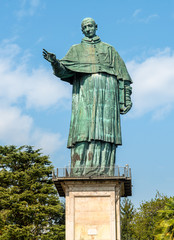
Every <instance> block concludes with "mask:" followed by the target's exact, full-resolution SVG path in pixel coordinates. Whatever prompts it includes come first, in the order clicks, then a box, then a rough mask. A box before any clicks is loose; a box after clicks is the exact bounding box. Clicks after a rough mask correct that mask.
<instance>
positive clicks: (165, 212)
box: [156, 197, 174, 240]
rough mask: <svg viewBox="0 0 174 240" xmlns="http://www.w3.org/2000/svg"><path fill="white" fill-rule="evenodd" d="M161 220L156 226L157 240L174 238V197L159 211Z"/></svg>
mask: <svg viewBox="0 0 174 240" xmlns="http://www.w3.org/2000/svg"><path fill="white" fill-rule="evenodd" d="M158 215H159V218H160V220H159V222H158V223H157V225H156V227H157V229H156V232H157V235H156V239H157V240H165V239H166V240H167V239H169V240H173V239H174V197H173V198H170V199H169V200H168V201H167V202H166V204H165V207H164V209H162V210H159V211H158Z"/></svg>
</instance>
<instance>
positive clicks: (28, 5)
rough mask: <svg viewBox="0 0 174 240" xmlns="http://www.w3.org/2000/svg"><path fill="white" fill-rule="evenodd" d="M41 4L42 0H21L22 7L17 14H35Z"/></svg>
mask: <svg viewBox="0 0 174 240" xmlns="http://www.w3.org/2000/svg"><path fill="white" fill-rule="evenodd" d="M40 4H41V1H40V0H20V9H19V10H18V11H17V16H18V17H19V18H22V17H24V16H33V15H34V14H35V13H36V11H37V10H38V7H39V6H40Z"/></svg>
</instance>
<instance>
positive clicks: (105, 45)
mask: <svg viewBox="0 0 174 240" xmlns="http://www.w3.org/2000/svg"><path fill="white" fill-rule="evenodd" d="M100 44H101V45H102V46H103V47H106V48H110V49H111V51H112V52H113V53H115V54H118V52H117V51H116V50H115V48H114V47H113V46H112V45H110V44H108V43H105V42H100Z"/></svg>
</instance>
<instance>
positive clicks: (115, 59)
mask: <svg viewBox="0 0 174 240" xmlns="http://www.w3.org/2000/svg"><path fill="white" fill-rule="evenodd" d="M81 28H82V32H83V34H84V35H85V37H84V38H83V39H82V41H81V43H80V44H77V45H73V46H72V47H71V48H70V50H69V51H68V53H67V54H66V56H65V57H64V58H63V59H61V60H58V59H56V56H55V55H54V54H52V53H49V52H47V51H46V50H45V49H44V50H43V56H44V58H45V59H46V60H47V61H49V62H51V65H52V67H53V71H54V74H55V75H56V76H57V77H59V78H61V79H62V80H63V81H67V82H69V83H70V84H72V85H73V97H72V116H71V123H70V131H69V138H68V145H67V147H68V148H70V149H71V174H72V175H73V176H83V175H85V176H92V175H97V176H98V175H106V176H112V175H113V174H114V172H113V171H114V166H115V154H116V147H117V146H118V145H121V144H122V140H121V128H120V113H121V114H125V113H127V112H128V111H129V110H130V109H131V107H132V103H131V98H130V96H131V92H132V90H131V86H130V84H131V83H132V80H131V78H130V76H129V74H128V72H127V69H126V66H125V64H124V62H123V60H122V59H121V57H120V56H119V54H118V53H117V51H116V50H115V49H114V48H113V47H112V46H111V45H109V44H106V43H104V42H101V40H100V38H99V37H98V36H97V35H96V30H97V24H96V23H95V21H94V20H93V19H92V18H85V19H84V20H83V21H82V24H81Z"/></svg>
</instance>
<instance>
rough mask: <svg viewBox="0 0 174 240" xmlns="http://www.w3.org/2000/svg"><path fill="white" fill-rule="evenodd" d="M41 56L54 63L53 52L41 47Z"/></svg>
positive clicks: (54, 56)
mask: <svg viewBox="0 0 174 240" xmlns="http://www.w3.org/2000/svg"><path fill="white" fill-rule="evenodd" d="M43 57H44V58H45V59H46V60H47V61H48V62H50V63H55V62H56V55H55V54H54V53H50V52H47V50H45V49H44V48H43Z"/></svg>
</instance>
